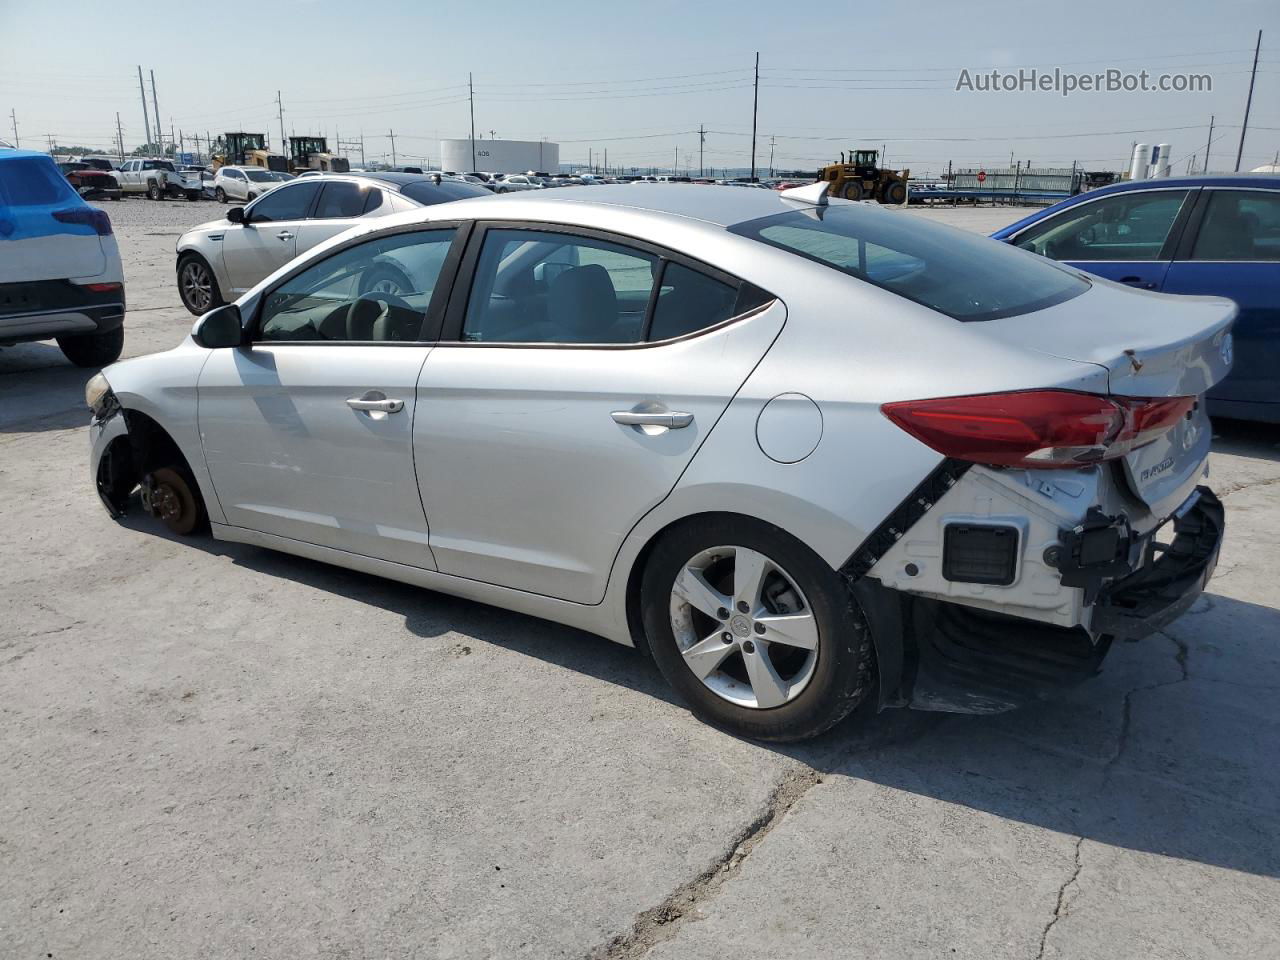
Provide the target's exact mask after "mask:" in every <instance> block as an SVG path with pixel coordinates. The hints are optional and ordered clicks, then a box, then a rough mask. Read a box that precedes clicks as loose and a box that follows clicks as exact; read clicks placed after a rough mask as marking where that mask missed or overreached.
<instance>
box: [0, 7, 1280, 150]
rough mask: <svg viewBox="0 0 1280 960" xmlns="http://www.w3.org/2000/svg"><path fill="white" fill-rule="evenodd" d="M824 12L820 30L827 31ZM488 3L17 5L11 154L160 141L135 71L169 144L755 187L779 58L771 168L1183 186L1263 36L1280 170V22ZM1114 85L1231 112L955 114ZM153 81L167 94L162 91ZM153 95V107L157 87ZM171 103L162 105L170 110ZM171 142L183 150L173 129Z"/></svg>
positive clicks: (8, 77) (1097, 10)
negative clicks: (1099, 78) (532, 149)
mask: <svg viewBox="0 0 1280 960" xmlns="http://www.w3.org/2000/svg"><path fill="white" fill-rule="evenodd" d="M810 10H812V11H814V12H808V11H810ZM841 11H842V5H841V4H838V3H837V4H785V3H777V2H771V3H756V2H738V3H718V2H717V3H710V2H701V3H697V2H686V3H670V2H666V0H642V2H638V3H629V4H611V3H590V2H585V3H574V2H570V3H551V4H538V3H529V2H523V3H510V2H505V0H486V2H483V3H472V4H465V3H461V4H460V3H451V4H448V5H442V4H433V3H429V2H427V3H424V2H421V0H419V2H402V0H385V2H376V0H371V2H364V3H359V2H354V0H256V2H255V0H249V2H244V3H220V4H219V3H210V2H182V0H179V2H174V0H149V2H142V3H135V2H132V0H111V2H103V0H98V2H93V3H80V2H76V0H58V2H53V0H0V111H3V115H4V116H3V119H2V121H0V137H3V138H4V139H6V140H12V139H13V131H12V128H11V126H10V122H9V117H8V114H9V111H10V110H11V109H12V110H14V111H15V112H16V115H17V120H18V133H19V136H20V138H21V141H22V145H23V146H24V147H36V148H43V147H44V145H45V143H46V134H49V133H53V134H55V135H56V138H57V140H58V141H60V142H62V143H66V144H70V143H88V144H99V145H102V146H104V147H105V146H107V145H108V144H109V143H111V142H113V141H114V137H115V116H116V111H119V113H120V117H121V122H122V123H123V125H124V140H125V146H126V148H127V149H129V148H132V146H134V145H136V144H138V143H141V142H143V140H144V139H145V138H144V134H143V118H142V109H141V106H140V104H139V93H138V82H137V66H138V65H139V64H141V65H142V66H143V68H144V72H145V71H149V70H154V71H155V75H156V84H157V90H158V95H159V97H158V99H159V105H160V115H161V117H162V119H163V121H164V123H165V125H166V127H167V126H168V125H169V124H170V123H172V125H173V128H174V129H175V131H176V130H182V131H184V132H186V133H188V134H189V133H191V132H193V131H195V132H199V133H200V134H201V135H202V136H203V135H204V134H205V132H206V131H208V132H210V133H213V134H214V135H217V134H218V133H221V132H223V131H226V130H238V129H245V130H257V131H268V132H269V135H270V137H271V139H272V141H273V143H278V140H279V131H280V123H279V120H278V119H277V116H276V105H275V97H276V91H277V89H278V90H280V91H281V94H282V99H283V104H284V123H285V128H286V132H288V133H295V132H296V133H298V134H302V133H324V134H327V135H329V136H330V137H332V136H333V135H334V134H335V132H336V133H339V134H341V136H342V138H343V139H344V140H346V139H353V138H358V136H359V135H360V134H361V132H363V134H364V141H365V147H366V154H367V157H368V159H369V160H373V159H375V158H382V157H383V156H384V155H387V154H389V152H390V141H389V139H388V136H387V133H388V131H389V130H391V129H394V130H395V133H396V153H397V157H398V159H399V160H400V161H401V162H405V160H407V159H408V158H410V157H415V158H431V157H434V158H436V159H437V160H438V157H439V152H438V151H439V146H438V141H439V138H440V137H442V136H444V137H449V136H466V135H467V134H468V128H469V119H468V105H467V100H466V94H467V88H466V83H467V73H468V71H470V72H472V73H473V74H474V78H475V111H476V134H477V136H480V135H483V136H486V137H487V136H489V135H490V131H494V132H496V134H497V136H498V137H509V138H518V139H538V138H540V137H546V138H548V139H550V140H556V141H559V142H560V143H561V154H560V156H561V160H562V161H565V162H568V161H574V160H579V159H581V160H584V161H585V160H586V158H587V156H588V149H590V150H591V151H592V152H593V154H595V155H598V154H599V152H600V151H602V150H603V149H605V148H608V151H609V161H610V163H611V164H612V165H615V166H616V165H619V164H625V165H627V166H642V167H646V168H647V167H648V166H649V165H650V164H656V165H660V166H663V167H668V166H670V164H671V162H672V158H673V155H674V154H675V153H676V151H677V150H678V151H679V155H680V160H681V164H682V165H683V164H684V163H685V162H686V158H687V162H688V163H690V164H691V165H692V167H693V168H694V169H695V170H696V168H697V166H698V134H697V133H696V131H697V129H698V126H699V124H704V125H705V127H706V129H707V131H708V133H707V134H706V142H705V154H704V156H705V162H706V164H707V165H708V166H716V167H722V166H726V165H729V166H745V165H746V164H747V163H749V157H750V148H751V140H750V134H751V79H752V77H751V72H752V66H753V60H754V56H755V52H756V51H757V50H758V51H759V53H760V76H761V80H760V113H759V134H760V136H759V146H758V156H759V162H760V164H761V166H762V167H767V165H768V160H769V152H770V138H771V137H776V146H775V147H774V164H775V166H776V167H778V168H792V167H798V168H806V169H811V168H813V167H814V166H815V165H816V164H817V163H819V162H820V161H826V160H828V159H832V158H834V157H835V156H836V154H837V153H838V151H839V150H841V149H847V148H848V147H850V146H853V145H862V146H876V147H879V146H880V145H881V144H886V145H887V160H888V163H889V165H890V166H894V167H901V166H910V167H911V168H913V169H914V170H915V171H917V172H923V171H926V170H931V171H933V172H938V171H945V169H946V165H947V161H948V160H953V161H955V163H956V165H957V166H977V165H984V166H994V165H996V164H1007V163H1008V161H1009V157H1010V154H1011V153H1013V154H1014V156H1015V158H1016V159H1019V160H1023V161H1030V162H1031V163H1032V164H1034V165H1036V166H1041V165H1045V166H1048V165H1062V166H1070V164H1071V162H1072V161H1073V160H1074V161H1078V162H1079V163H1080V164H1081V165H1082V166H1084V167H1086V168H1091V169H1092V168H1112V169H1114V168H1119V167H1120V166H1122V165H1123V164H1124V163H1125V161H1126V160H1127V158H1128V156H1129V154H1130V149H1131V144H1132V143H1133V141H1135V140H1137V141H1142V142H1147V143H1160V142H1167V143H1170V144H1172V145H1173V157H1174V161H1175V171H1176V172H1185V169H1186V158H1188V157H1190V156H1191V155H1192V154H1196V155H1198V157H1199V159H1198V161H1197V162H1198V163H1199V162H1202V161H1203V154H1204V149H1205V141H1206V139H1207V134H1208V124H1209V116H1210V114H1216V115H1217V124H1218V126H1217V128H1216V130H1215V133H1214V136H1215V138H1216V139H1215V142H1214V144H1213V150H1212V166H1213V168H1214V169H1226V170H1229V169H1231V167H1232V166H1233V165H1234V161H1235V152H1236V146H1237V140H1238V137H1239V133H1240V126H1239V125H1240V121H1241V117H1242V115H1243V112H1244V102H1245V93H1246V89H1247V84H1248V79H1249V78H1248V71H1249V66H1250V63H1251V61H1252V57H1253V44H1254V39H1255V37H1256V35H1257V31H1258V30H1259V29H1261V30H1263V45H1262V59H1261V63H1260V65H1259V73H1258V83H1257V88H1256V90H1255V92H1254V100H1253V112H1252V114H1251V117H1250V133H1249V137H1248V140H1247V142H1246V144H1245V151H1244V152H1245V158H1244V164H1243V169H1249V168H1251V167H1254V166H1257V165H1259V164H1261V163H1264V162H1268V161H1270V160H1271V158H1272V157H1273V155H1274V154H1275V153H1276V151H1277V150H1280V2H1277V0H1256V2H1240V0H1237V2H1232V0H1220V2H1216V3H1212V4H1206V3H1201V2H1194V3H1193V2H1189V0H1163V2H1162V0H1156V2H1147V3H1132V2H1130V3H1121V2H1092V0H1088V2H1081V0H1071V2H1061V3H1038V4H1037V3H1028V2H1022V3H1017V4H1013V3H1008V4H1001V3H990V2H983V0H976V2H975V0H969V2H954V0H953V2H947V3H941V2H933V0H917V2H915V3H910V4H890V3H884V4H878V3H871V2H863V3H857V4H855V3H848V4H845V5H843V12H841ZM1108 66H1114V67H1115V68H1117V69H1120V70H1123V71H1132V72H1137V71H1139V70H1142V69H1146V70H1148V71H1149V72H1150V73H1151V74H1152V75H1153V77H1154V76H1157V75H1159V74H1162V73H1174V72H1178V71H1186V72H1191V73H1207V74H1210V75H1211V76H1212V81H1213V89H1212V92H1202V93H1152V92H1148V93H1136V92H1135V93H1076V94H1074V95H1073V96H1071V97H1067V98H1063V97H1062V96H1060V95H1059V94H1057V93H1043V92H1039V93H1032V92H1025V93H983V92H957V91H956V90H955V86H956V82H957V78H958V77H959V75H960V70H961V69H962V68H968V69H969V70H970V71H971V72H972V73H975V74H976V73H978V72H979V71H984V70H985V71H990V70H991V69H992V68H993V67H994V68H999V69H1011V68H1012V69H1016V68H1017V67H1028V68H1030V67H1036V68H1039V69H1041V70H1049V71H1052V70H1053V68H1054V67H1061V68H1062V69H1063V70H1067V71H1074V72H1078V73H1086V72H1088V73H1092V72H1094V71H1100V70H1104V69H1106V68H1107V67H1108ZM148 81H149V74H148ZM148 91H149V87H148ZM148 96H149V93H148ZM166 132H167V130H166Z"/></svg>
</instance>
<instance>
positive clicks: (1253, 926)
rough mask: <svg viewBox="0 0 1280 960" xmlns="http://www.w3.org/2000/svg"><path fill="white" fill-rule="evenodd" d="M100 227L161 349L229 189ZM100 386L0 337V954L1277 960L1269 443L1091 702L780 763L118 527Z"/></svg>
mask: <svg viewBox="0 0 1280 960" xmlns="http://www.w3.org/2000/svg"><path fill="white" fill-rule="evenodd" d="M104 209H106V210H107V211H108V212H109V213H110V214H111V215H112V219H113V221H114V222H115V224H116V229H117V232H118V234H119V236H120V240H121V246H122V251H123V253H124V257H125V271H126V275H127V282H128V294H129V301H130V314H129V319H128V336H127V340H126V353H127V354H128V355H134V354H139V353H147V352H152V351H156V350H162V349H165V348H167V347H169V346H171V345H173V344H174V343H176V342H177V341H178V340H179V339H180V338H181V337H182V336H183V335H184V334H185V333H186V332H187V330H188V329H189V327H190V324H191V318H190V317H189V316H188V315H187V313H186V312H185V310H183V309H182V307H181V306H180V304H179V303H178V299H177V294H176V291H175V289H174V283H173V275H172V269H173V263H172V260H173V257H172V251H173V241H174V239H175V238H176V236H177V235H178V234H179V233H180V232H181V231H182V230H183V229H185V228H186V227H187V226H190V225H191V224H193V223H196V222H199V221H200V220H203V219H208V218H211V217H212V216H214V215H215V214H217V213H219V212H220V208H218V207H216V206H215V205H213V204H209V203H199V204H188V203H186V202H163V203H156V204H153V203H149V202H147V201H142V200H129V201H125V202H123V203H119V204H105V205H104ZM911 215H917V214H916V212H915V211H913V212H912V213H911ZM920 215H923V216H929V217H933V218H936V219H939V220H944V221H948V222H954V223H958V224H959V225H961V226H964V227H967V228H970V229H975V230H983V231H986V230H990V229H993V228H995V227H996V226H998V225H1000V224H1002V223H1006V222H1009V221H1011V220H1012V219H1015V218H1016V217H1017V216H1019V215H1020V214H1019V213H1018V212H1017V211H1013V210H1007V209H1006V210H996V211H992V210H941V209H940V210H934V211H927V212H924V213H923V214H920ZM87 377H88V373H87V372H86V371H82V370H78V369H76V368H73V367H71V366H70V365H69V364H67V363H66V362H65V361H63V359H62V357H61V355H60V354H59V353H58V352H57V349H56V347H55V346H53V345H52V344H32V345H26V346H20V347H15V348H11V349H5V350H0V531H3V536H2V537H0V569H2V570H3V572H4V576H3V577H2V578H0V957H4V958H7V960H35V958H59V960H65V958H125V957H127V958H131V960H133V958H137V960H142V958H165V960H172V958H214V957H217V958H223V957H227V958H229V957H236V958H243V957H250V956H260V957H286V958H290V960H300V958H309V957H324V958H365V957H370V958H372V957H377V958H401V957H421V958H428V957H430V958H436V957H441V958H444V957H450V958H452V957H458V958H470V957H504V958H505V957H539V958H540V957H594V958H628V957H640V956H648V957H652V958H655V960H656V958H690V957H706V958H718V957H723V956H728V955H732V956H735V957H738V958H742V960H748V958H757V957H758V958H766V957H770V958H772V957H834V956H841V957H886V958H894V960H903V958H916V957H919V958H935V957H955V958H965V957H972V958H980V960H993V958H1004V957H1010V958H1022V960H1029V958H1038V957H1046V958H1049V957H1052V958H1077V957H1078V958H1099V957H1107V958H1130V957H1134V958H1138V957H1141V958H1161V960H1173V958H1201V957H1204V958H1208V957H1241V958H1244V957H1248V958H1260V957H1274V956H1280V881H1278V879H1277V878H1278V877H1280V830H1277V823H1278V822H1280V819H1278V818H1280V763H1278V761H1280V652H1278V645H1280V609H1278V608H1280V587H1278V586H1277V581H1276V576H1275V563H1276V557H1277V554H1276V547H1275V544H1276V543H1277V542H1280V498H1278V496H1277V492H1278V491H1280V486H1277V485H1280V430H1277V429H1273V428H1262V427H1250V426H1246V425H1240V424H1228V423H1223V424H1219V425H1218V435H1217V445H1216V449H1215V453H1214V455H1213V463H1212V469H1213V480H1212V482H1213V484H1214V485H1215V487H1216V488H1217V489H1218V491H1219V492H1220V493H1223V494H1225V502H1226V504H1227V511H1228V518H1229V519H1228V522H1229V534H1228V538H1227V541H1226V544H1225V546H1224V548H1223V553H1222V561H1221V565H1220V566H1219V568H1218V574H1217V577H1216V578H1215V579H1214V580H1213V582H1212V584H1211V586H1210V589H1209V592H1208V594H1207V595H1206V596H1205V597H1204V598H1203V599H1202V600H1201V601H1200V602H1199V603H1198V604H1197V605H1196V607H1195V608H1194V609H1193V610H1192V611H1191V612H1190V613H1189V614H1188V615H1186V616H1185V617H1184V618H1182V619H1181V620H1180V621H1178V622H1177V623H1175V624H1174V625H1173V626H1172V627H1170V628H1169V629H1168V631H1166V633H1164V634H1162V635H1158V636H1156V637H1153V638H1151V639H1149V640H1147V641H1144V642H1141V643H1134V644H1119V645H1118V646H1117V648H1116V649H1115V650H1114V651H1113V652H1112V654H1111V657H1110V659H1109V660H1108V662H1107V664H1106V668H1105V671H1104V673H1103V675H1102V676H1101V677H1099V678H1097V679H1096V680H1095V681H1093V682H1091V683H1088V684H1086V685H1085V686H1083V687H1081V688H1079V689H1078V690H1076V691H1075V692H1073V693H1072V694H1070V695H1069V696H1067V697H1066V698H1065V699H1063V700H1062V701H1060V702H1057V703H1053V704H1046V705H1043V706H1038V707H1034V708H1028V709H1024V710H1022V711H1020V712H1017V713H1012V714H1006V715H1002V716H996V717H958V716H942V715H930V714H919V713H910V712H902V711H894V712H888V713H885V714H881V715H878V716H877V715H875V714H873V713H868V712H866V711H863V712H861V713H859V714H857V715H855V717H854V718H853V720H852V721H851V722H849V723H846V724H845V725H843V726H841V727H840V728H838V729H837V730H836V731H835V732H833V733H832V734H830V735H828V736H826V737H824V738H823V739H821V740H819V741H817V742H815V743H811V744H807V745H803V746H800V747H794V748H787V749H774V748H769V747H764V746H759V745H756V744H751V743H746V742H742V741H739V740H735V739H733V738H732V737H728V736H725V735H724V734H721V733H718V732H717V731H715V730H713V729H710V728H708V727H706V726H704V725H702V724H700V723H698V722H696V721H695V720H693V719H692V718H691V717H690V715H689V714H688V713H687V712H686V711H685V710H684V708H683V707H681V706H680V705H679V704H677V703H675V702H674V701H673V697H672V695H671V694H670V693H669V692H668V690H667V688H666V686H665V684H664V683H663V681H662V679H661V677H660V676H659V675H658V673H657V671H656V669H655V668H654V667H653V666H652V665H651V664H650V663H649V662H648V661H646V660H645V659H644V658H643V657H641V656H640V655H639V654H637V653H635V652H634V651H632V650H628V649H624V648H621V647H616V646H613V645H611V644H608V643H606V642H604V641H601V640H598V639H596V638H593V637H590V636H587V635H584V634H581V633H577V632H575V631H572V630H568V629H565V628H563V627H559V626H555V625H552V624H548V623H544V622H541V621H537V620H532V619H529V618H527V617H522V616H517V615H513V614H509V613H505V612H502V611H499V610H495V609H492V608H488V607H484V606H480V605H478V604H474V603H467V602H463V601H460V600H454V599H451V598H449V597H445V596H440V595H437V594H433V593H428V592H424V591H421V590H415V589H412V588H409V587H406V586H401V585H397V584H394V583H388V582H383V581H380V580H376V579H373V578H370V577H366V576H361V575H358V574H353V573H348V572H345V571H342V570H339V569H336V568H331V567H326V566H323V565H320V564H316V563H311V562H308V561H305V560H300V559H294V558H291V557H287V556H282V555H278V554H274V553H270V552H267V551H263V550H258V549H254V548H249V547H242V546H238V545H222V544H217V543H214V542H212V541H210V540H207V539H204V540H195V541H181V542H180V541H177V540H174V539H172V538H170V537H168V536H166V535H165V534H164V533H162V532H161V531H160V529H159V528H158V527H157V526H156V525H154V524H152V523H151V522H148V521H147V520H146V519H145V518H138V519H133V518H131V519H128V520H127V521H126V522H124V523H123V524H117V523H115V522H113V521H111V520H110V519H108V517H107V515H106V513H105V511H103V509H102V508H101V506H100V504H99V503H98V502H97V499H96V497H95V496H94V495H93V493H92V491H91V488H90V486H89V483H88V478H87V476H86V467H85V460H86V436H85V429H84V428H85V413H84V410H83V407H82V400H81V396H82V389H83V384H84V381H85V380H86V379H87Z"/></svg>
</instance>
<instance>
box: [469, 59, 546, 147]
mask: <svg viewBox="0 0 1280 960" xmlns="http://www.w3.org/2000/svg"><path fill="white" fill-rule="evenodd" d="M467 96H468V97H469V98H470V99H471V169H472V170H474V169H475V168H476V88H475V87H474V86H473V85H472V83H471V74H470V73H468V74H467ZM489 139H490V140H492V139H493V131H492V130H490V131H489ZM538 149H539V150H541V149H542V148H541V147H539V148H538Z"/></svg>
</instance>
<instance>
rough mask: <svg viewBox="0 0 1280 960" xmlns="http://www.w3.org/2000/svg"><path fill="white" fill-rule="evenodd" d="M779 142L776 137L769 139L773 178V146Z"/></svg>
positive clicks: (770, 172) (771, 174)
mask: <svg viewBox="0 0 1280 960" xmlns="http://www.w3.org/2000/svg"><path fill="white" fill-rule="evenodd" d="M777 142H778V138H777V137H774V136H770V137H769V176H771V177H772V176H773V146H774V144H776V143H777Z"/></svg>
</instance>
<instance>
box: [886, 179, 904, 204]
mask: <svg viewBox="0 0 1280 960" xmlns="http://www.w3.org/2000/svg"><path fill="white" fill-rule="evenodd" d="M884 202H885V203H906V202H907V187H906V184H904V183H903V182H902V181H901V180H895V181H894V182H893V183H891V184H889V185H888V186H886V187H885V188H884Z"/></svg>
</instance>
